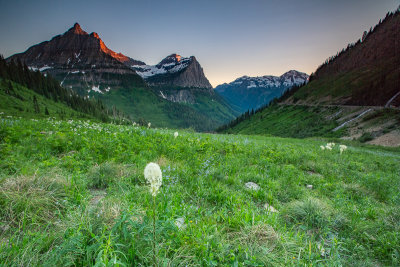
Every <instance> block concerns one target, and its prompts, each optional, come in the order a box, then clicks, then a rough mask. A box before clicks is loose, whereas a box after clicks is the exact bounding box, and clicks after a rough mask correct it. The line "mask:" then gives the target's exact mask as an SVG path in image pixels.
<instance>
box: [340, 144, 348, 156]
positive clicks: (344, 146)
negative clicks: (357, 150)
mask: <svg viewBox="0 0 400 267" xmlns="http://www.w3.org/2000/svg"><path fill="white" fill-rule="evenodd" d="M339 149H340V154H342V153H343V151H345V150H346V149H347V146H346V145H340V146H339Z"/></svg>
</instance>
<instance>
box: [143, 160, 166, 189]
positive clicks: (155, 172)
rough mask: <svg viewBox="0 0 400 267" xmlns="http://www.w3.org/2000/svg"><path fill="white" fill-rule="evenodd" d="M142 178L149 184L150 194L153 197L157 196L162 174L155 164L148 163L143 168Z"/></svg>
mask: <svg viewBox="0 0 400 267" xmlns="http://www.w3.org/2000/svg"><path fill="white" fill-rule="evenodd" d="M144 178H146V180H147V182H148V183H149V184H150V193H151V195H152V196H153V197H155V196H156V195H157V194H158V191H159V189H160V187H161V184H162V172H161V169H160V166H158V164H157V163H153V162H150V163H149V164H147V165H146V168H144Z"/></svg>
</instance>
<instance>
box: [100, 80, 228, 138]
mask: <svg viewBox="0 0 400 267" xmlns="http://www.w3.org/2000/svg"><path fill="white" fill-rule="evenodd" d="M96 97H99V98H100V99H101V100H102V101H103V102H104V103H105V104H106V105H108V106H109V107H112V106H116V107H117V108H118V109H120V110H122V111H123V112H125V113H126V114H129V115H130V116H131V117H132V118H133V120H134V121H136V122H138V121H145V122H151V124H152V125H153V126H155V127H168V128H192V129H194V130H197V131H211V130H213V129H215V128H216V127H218V126H220V125H221V124H223V123H226V122H227V121H229V120H231V119H233V118H234V113H233V111H232V110H230V109H229V106H227V105H222V104H221V103H219V102H214V101H213V99H212V98H210V97H202V96H201V95H199V96H198V100H197V103H196V104H194V105H191V104H181V103H173V102H170V101H167V100H164V99H162V98H161V97H159V96H157V95H156V94H155V93H154V92H153V90H151V89H150V88H145V87H129V88H119V89H115V90H110V91H109V92H108V93H105V94H104V95H97V96H96Z"/></svg>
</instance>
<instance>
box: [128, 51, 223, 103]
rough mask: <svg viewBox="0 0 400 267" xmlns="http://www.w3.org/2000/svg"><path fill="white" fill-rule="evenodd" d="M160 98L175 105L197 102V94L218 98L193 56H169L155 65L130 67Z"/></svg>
mask: <svg viewBox="0 0 400 267" xmlns="http://www.w3.org/2000/svg"><path fill="white" fill-rule="evenodd" d="M131 67H132V68H133V69H134V70H135V71H136V73H137V74H139V75H140V76H141V77H142V78H143V79H145V81H146V82H147V83H148V84H149V85H150V86H151V87H153V88H155V91H156V93H157V94H159V96H160V97H162V98H164V99H167V100H169V101H172V102H177V103H190V104H194V103H196V102H198V98H199V97H198V96H197V94H199V93H200V94H202V95H204V94H206V95H209V96H210V97H218V96H216V95H215V93H214V90H213V89H212V86H211V84H210V82H209V81H208V79H207V78H206V76H205V75H204V72H203V68H202V67H201V65H200V63H199V62H198V61H197V59H196V58H195V57H194V56H191V57H182V56H180V55H178V54H171V55H169V56H167V57H166V58H164V59H163V60H161V62H160V63H158V64H157V65H153V66H152V65H132V66H131Z"/></svg>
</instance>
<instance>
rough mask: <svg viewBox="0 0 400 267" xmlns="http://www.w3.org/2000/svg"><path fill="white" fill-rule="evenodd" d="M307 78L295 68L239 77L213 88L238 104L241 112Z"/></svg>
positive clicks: (255, 106)
mask: <svg viewBox="0 0 400 267" xmlns="http://www.w3.org/2000/svg"><path fill="white" fill-rule="evenodd" d="M307 80H308V75H307V74H306V73H302V72H298V71H295V70H291V71H288V72H286V73H284V74H283V75H281V76H279V77H276V76H262V77H248V76H243V77H240V78H238V79H236V80H234V81H233V82H231V83H229V84H227V83H224V84H221V85H218V86H217V87H216V88H215V91H217V92H218V93H219V94H221V95H222V96H223V97H224V98H225V99H226V100H227V101H228V102H229V103H231V104H232V105H235V106H238V107H239V108H240V111H241V112H245V111H247V110H251V109H257V108H259V107H261V106H264V105H266V104H268V103H269V102H270V101H271V100H272V99H274V98H277V97H280V96H281V95H282V93H283V92H284V91H286V90H287V89H288V88H291V87H292V86H294V85H300V84H303V83H305V82H307Z"/></svg>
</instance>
